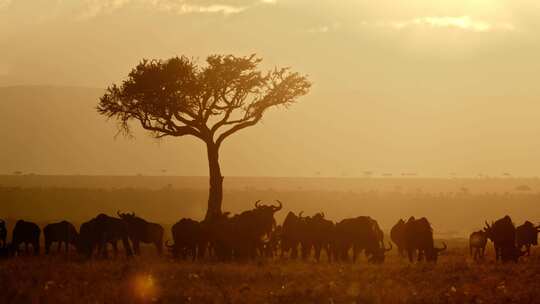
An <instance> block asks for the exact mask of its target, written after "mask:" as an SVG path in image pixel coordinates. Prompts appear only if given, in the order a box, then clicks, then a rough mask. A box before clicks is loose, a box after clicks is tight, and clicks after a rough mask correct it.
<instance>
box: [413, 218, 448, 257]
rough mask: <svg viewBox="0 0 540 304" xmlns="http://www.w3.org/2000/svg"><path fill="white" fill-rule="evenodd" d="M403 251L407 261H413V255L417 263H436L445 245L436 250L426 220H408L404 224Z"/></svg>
mask: <svg viewBox="0 0 540 304" xmlns="http://www.w3.org/2000/svg"><path fill="white" fill-rule="evenodd" d="M404 234H405V242H404V243H405V250H406V251H407V255H408V257H409V261H410V262H411V263H412V262H413V261H414V256H415V254H416V255H417V261H419V262H420V261H422V260H424V259H425V260H426V261H428V262H437V259H438V256H439V253H440V252H442V251H444V250H446V248H447V247H446V244H445V243H443V247H442V248H436V247H435V244H434V241H433V230H432V229H431V225H430V223H429V222H428V220H427V219H426V218H425V217H423V218H420V219H418V220H417V219H415V218H414V217H411V218H409V220H408V221H407V222H406V223H405V232H404Z"/></svg>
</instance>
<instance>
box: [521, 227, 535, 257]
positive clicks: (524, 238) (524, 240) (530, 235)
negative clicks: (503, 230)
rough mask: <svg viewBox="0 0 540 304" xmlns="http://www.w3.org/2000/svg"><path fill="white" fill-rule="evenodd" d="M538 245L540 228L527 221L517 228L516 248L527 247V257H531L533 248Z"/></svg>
mask: <svg viewBox="0 0 540 304" xmlns="http://www.w3.org/2000/svg"><path fill="white" fill-rule="evenodd" d="M533 245H534V246H536V245H538V227H535V226H534V225H533V223H531V222H529V221H526V222H525V223H523V225H520V226H518V227H517V228H516V246H517V248H518V249H522V248H523V247H525V250H526V252H527V256H530V255H531V246H533Z"/></svg>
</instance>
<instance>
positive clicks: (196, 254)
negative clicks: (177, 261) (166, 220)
mask: <svg viewBox="0 0 540 304" xmlns="http://www.w3.org/2000/svg"><path fill="white" fill-rule="evenodd" d="M171 232H172V236H173V240H174V244H172V245H169V244H167V247H169V249H170V250H171V251H172V254H173V256H174V257H175V258H179V257H182V258H183V259H186V258H187V257H189V256H191V258H192V260H195V259H201V258H203V257H204V254H205V251H206V248H207V243H208V240H207V237H206V233H205V230H204V227H203V225H202V224H201V223H200V222H197V221H195V220H192V219H187V218H184V219H181V220H180V221H178V222H177V223H176V224H174V225H173V226H172V228H171Z"/></svg>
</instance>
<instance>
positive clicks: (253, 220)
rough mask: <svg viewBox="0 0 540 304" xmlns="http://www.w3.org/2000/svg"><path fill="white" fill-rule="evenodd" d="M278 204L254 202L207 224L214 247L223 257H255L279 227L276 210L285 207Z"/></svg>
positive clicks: (219, 255)
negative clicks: (237, 212)
mask: <svg viewBox="0 0 540 304" xmlns="http://www.w3.org/2000/svg"><path fill="white" fill-rule="evenodd" d="M277 202H278V206H273V205H261V204H260V201H257V202H255V208H254V209H252V210H248V211H244V212H242V213H240V214H237V215H235V216H233V217H229V215H228V214H227V213H225V214H223V215H221V216H220V217H217V218H216V219H214V220H213V221H212V222H207V223H204V224H205V226H207V227H208V229H209V234H210V240H211V246H212V247H213V249H214V250H215V253H216V255H217V256H218V258H219V259H220V260H229V259H232V258H236V259H253V258H255V257H256V256H257V252H258V251H260V249H261V248H264V239H265V238H267V237H268V236H269V235H271V233H272V231H273V230H274V228H275V227H276V221H275V219H274V213H276V212H278V211H279V210H281V209H282V207H283V204H282V203H281V202H280V201H277Z"/></svg>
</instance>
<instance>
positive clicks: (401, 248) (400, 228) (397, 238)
mask: <svg viewBox="0 0 540 304" xmlns="http://www.w3.org/2000/svg"><path fill="white" fill-rule="evenodd" d="M390 239H391V240H392V242H394V244H396V246H397V248H398V252H399V256H401V257H405V251H406V250H405V221H404V220H403V219H399V221H398V222H397V223H396V224H395V225H394V226H393V227H392V229H391V230H390Z"/></svg>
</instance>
